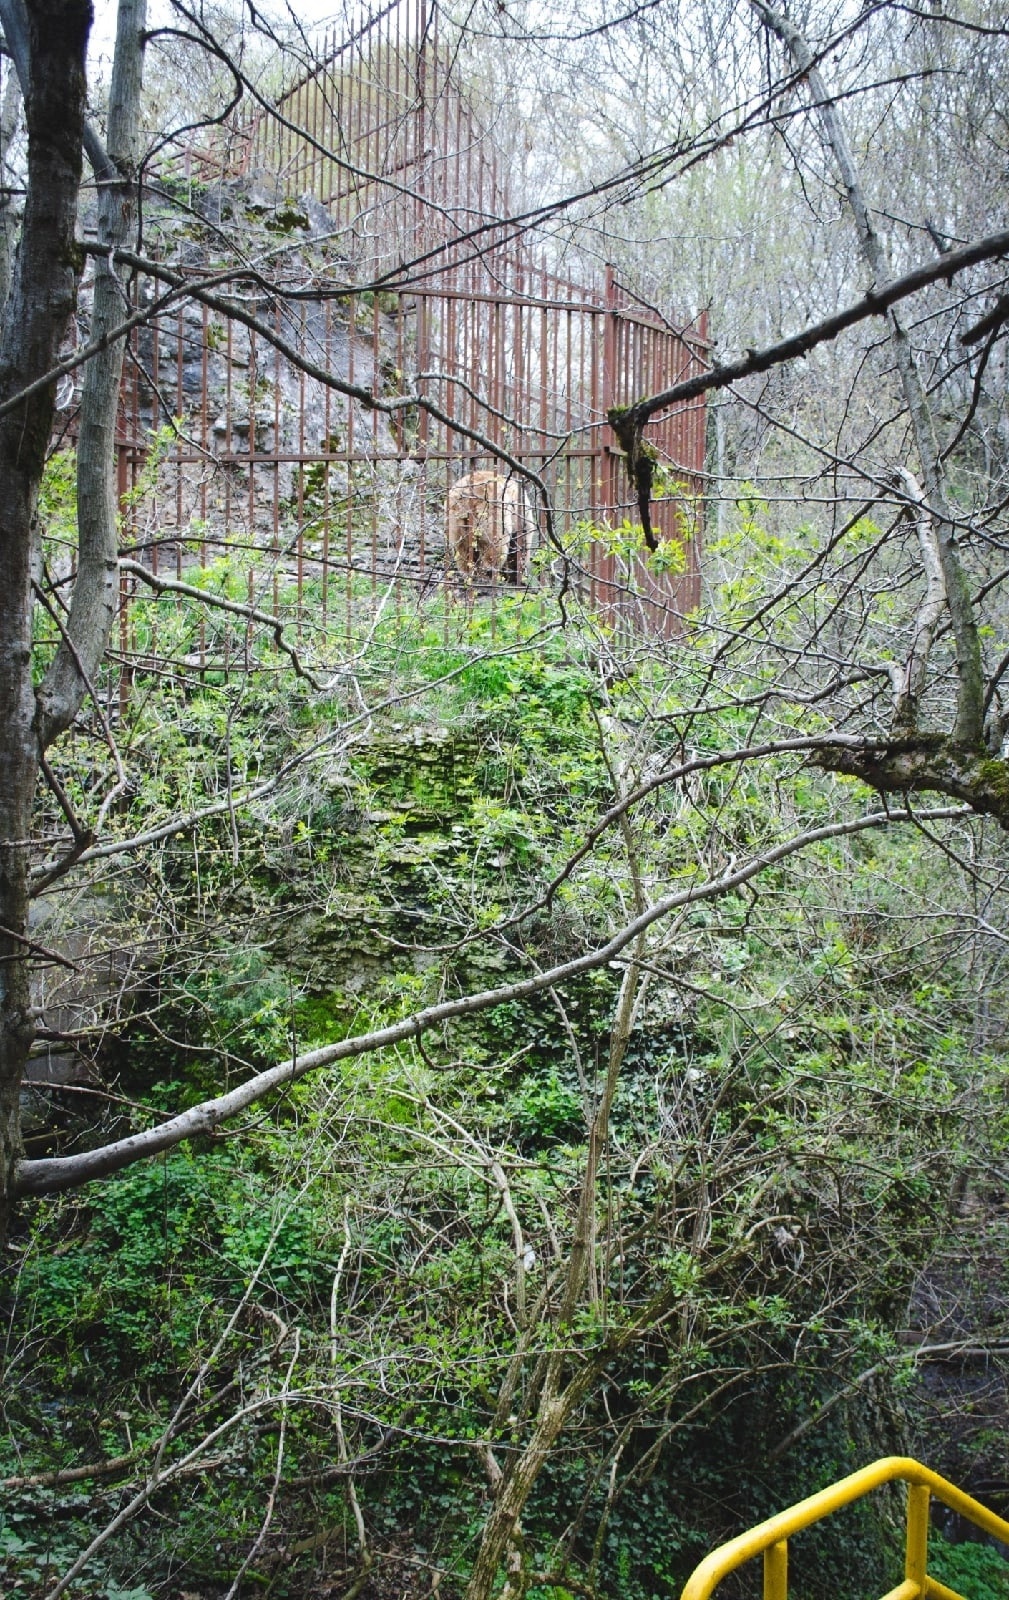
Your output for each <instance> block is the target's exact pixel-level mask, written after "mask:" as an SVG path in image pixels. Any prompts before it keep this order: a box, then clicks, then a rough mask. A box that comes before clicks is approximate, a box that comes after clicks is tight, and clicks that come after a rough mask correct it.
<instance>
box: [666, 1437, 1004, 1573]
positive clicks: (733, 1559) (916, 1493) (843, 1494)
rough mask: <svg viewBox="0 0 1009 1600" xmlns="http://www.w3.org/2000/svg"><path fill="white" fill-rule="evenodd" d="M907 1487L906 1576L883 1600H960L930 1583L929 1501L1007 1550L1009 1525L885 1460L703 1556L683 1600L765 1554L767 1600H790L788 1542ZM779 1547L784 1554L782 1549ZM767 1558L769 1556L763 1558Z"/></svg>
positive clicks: (896, 1460) (928, 1476) (900, 1460)
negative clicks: (886, 1489) (870, 1497)
mask: <svg viewBox="0 0 1009 1600" xmlns="http://www.w3.org/2000/svg"><path fill="white" fill-rule="evenodd" d="M894 1482H904V1483H907V1484H909V1485H910V1486H911V1488H910V1494H909V1500H908V1542H907V1558H906V1565H905V1576H904V1581H903V1583H900V1584H898V1585H897V1587H896V1589H893V1590H892V1591H891V1592H890V1593H889V1594H888V1595H886V1596H885V1597H884V1600H960V1596H959V1595H957V1594H956V1593H955V1591H954V1590H952V1589H947V1588H946V1587H945V1585H944V1584H941V1583H939V1582H937V1580H936V1579H935V1578H930V1577H929V1576H928V1573H927V1571H926V1563H927V1551H928V1510H929V1496H930V1495H934V1496H935V1498H936V1499H937V1500H941V1501H942V1503H943V1505H945V1506H948V1507H949V1508H950V1510H951V1511H956V1512H958V1513H959V1515H960V1516H962V1517H966V1519H967V1521H968V1522H973V1523H974V1525H975V1527H978V1528H982V1529H983V1530H984V1532H985V1533H989V1534H991V1535H992V1536H993V1537H994V1538H996V1539H999V1540H1001V1541H1002V1542H1003V1543H1005V1544H1009V1522H1005V1521H1003V1519H1002V1518H1001V1517H997V1516H996V1515H995V1513H994V1511H989V1510H988V1509H987V1508H986V1507H985V1506H982V1505H979V1503H978V1502H977V1501H976V1500H974V1499H973V1498H972V1497H971V1496H970V1495H969V1494H964V1492H963V1490H962V1489H958V1488H957V1487H956V1485H955V1484H952V1483H948V1482H947V1480H946V1479H945V1478H940V1476H939V1474H938V1473H937V1472H932V1471H931V1470H930V1469H929V1468H928V1467H923V1466H922V1464H921V1462H920V1461H913V1460H912V1459H911V1457H910V1456H884V1457H883V1459H882V1460H881V1461H874V1462H873V1463H872V1465H871V1466H868V1467H862V1468H861V1470H860V1471H858V1472H853V1473H851V1475H850V1477H847V1478H842V1479H841V1480H840V1482H838V1483H833V1484H831V1485H830V1487H829V1488H827V1489H821V1490H820V1492H819V1493H818V1494H811V1495H810V1496H809V1498H808V1499H806V1500H800V1501H799V1503H798V1504H797V1505H794V1506H790V1507H789V1508H788V1510H787V1511H779V1512H778V1513H777V1515H776V1516H773V1517H768V1519H767V1521H766V1522H761V1523H758V1525H757V1527H755V1528H750V1529H749V1530H748V1531H747V1532H746V1533H741V1534H738V1535H737V1537H736V1538H735V1539H730V1540H729V1542H728V1543H727V1544H723V1545H722V1546H721V1547H720V1548H719V1549H718V1550H713V1551H712V1552H711V1554H710V1555H708V1556H705V1558H704V1560H703V1561H702V1562H701V1564H700V1566H698V1567H696V1568H695V1570H694V1572H693V1573H692V1574H691V1576H690V1577H689V1578H688V1579H687V1582H686V1585H685V1586H684V1589H683V1594H682V1596H681V1600H708V1597H709V1596H710V1594H711V1593H712V1591H713V1590H714V1589H715V1588H716V1586H717V1585H718V1584H719V1583H721V1581H722V1579H723V1578H724V1577H725V1576H726V1575H727V1574H728V1573H730V1572H734V1571H735V1569H736V1568H737V1567H741V1566H742V1565H743V1564H744V1563H745V1562H747V1561H752V1560H753V1558H754V1557H755V1556H759V1555H761V1554H764V1597H765V1600H787V1592H788V1540H789V1539H790V1538H791V1537H792V1535H793V1534H796V1533H799V1532H800V1531H801V1530H802V1529H803V1528H808V1527H810V1526H811V1525H812V1524H813V1523H814V1522H820V1521H822V1520H823V1518H824V1517H829V1516H830V1515H831V1514H832V1513H833V1512H835V1511H839V1510H840V1509H841V1507H842V1506H847V1505H851V1503H852V1501H853V1500H861V1498H862V1496H863V1495H866V1494H870V1493H871V1492H872V1490H873V1489H878V1488H879V1487H880V1486H881V1485H882V1484H884V1483H894ZM779 1547H780V1548H779ZM765 1552H766V1554H765Z"/></svg>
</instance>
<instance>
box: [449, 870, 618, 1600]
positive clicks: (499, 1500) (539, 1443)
mask: <svg viewBox="0 0 1009 1600" xmlns="http://www.w3.org/2000/svg"><path fill="white" fill-rule="evenodd" d="M632 859H633V858H632ZM635 877H636V874H635ZM639 907H640V901H639ZM643 947H644V939H643V938H640V939H638V940H637V941H636V942H635V946H634V955H633V957H632V959H631V961H630V963H629V965H628V967H627V970H626V971H625V973H624V977H623V982H622V984H621V987H620V996H619V999H618V1001H617V1009H616V1016H615V1018H614V1022H613V1032H612V1035H611V1037H610V1051H609V1059H608V1062H607V1069H606V1080H605V1082H604V1084H603V1092H602V1094H601V1096H600V1099H599V1105H598V1106H597V1108H596V1113H595V1116H594V1117H593V1119H592V1126H591V1128H590V1130H589V1145H588V1151H587V1153H586V1160H585V1173H584V1176H583V1178H582V1185H581V1193H580V1195H579V1199H578V1213H577V1216H576V1219H575V1231H574V1237H573V1239H572V1242H571V1251H570V1254H569V1256H568V1267H567V1273H566V1275H565V1282H564V1288H563V1292H562V1294H561V1301H560V1305H559V1307H558V1310H557V1315H556V1317H555V1319H554V1321H555V1327H556V1329H557V1330H558V1331H562V1330H570V1327H571V1322H572V1319H573V1317H574V1315H575V1312H576V1311H577V1309H578V1305H579V1302H580V1300H581V1296H582V1291H583V1289H584V1287H585V1283H586V1279H587V1278H588V1277H589V1273H590V1269H591V1266H592V1259H591V1258H592V1251H593V1246H594V1241H595V1211H596V1204H597V1194H598V1179H599V1167H600V1162H601V1160H602V1155H603V1151H604V1150H605V1148H606V1143H607V1140H608V1138H609V1126H610V1112H611V1110H612V1108H613V1097H614V1095H615V1094H616V1089H617V1083H618V1082H619V1079H620V1069H621V1067H622V1066H623V1062H624V1057H625V1056H626V1054H627V1046H628V1043H629V1041H630V1036H631V1028H632V1026H633V1021H634V1010H635V1002H636V1000H637V997H638V992H639V986H640V983H641V968H640V966H639V962H640V960H641V955H642V952H643ZM562 1343H567V1340H566V1339H563V1340H562ZM569 1359H570V1358H569V1356H568V1353H567V1351H566V1350H562V1351H559V1352H558V1351H552V1352H551V1353H550V1354H549V1355H547V1356H546V1357H544V1358H542V1359H541V1368H540V1387H539V1395H538V1399H537V1400H536V1418H535V1421H534V1423H533V1428H532V1433H531V1435H530V1437H529V1439H528V1441H527V1443H526V1444H525V1445H524V1446H523V1448H522V1449H521V1450H520V1451H519V1452H518V1454H517V1455H516V1456H515V1457H514V1458H513V1459H512V1461H511V1462H510V1463H509V1465H508V1467H507V1468H506V1469H505V1471H503V1472H502V1473H501V1474H500V1476H499V1477H498V1478H497V1480H496V1482H495V1486H494V1506H493V1508H492V1510H491V1513H490V1516H489V1517H488V1518H487V1521H486V1523H485V1524H484V1529H483V1533H482V1535H481V1538H480V1548H479V1550H478V1551H477V1556H476V1561H475V1562H474V1563H473V1571H472V1573H471V1574H470V1580H469V1584H468V1585H467V1588H466V1600H489V1596H490V1595H491V1593H492V1591H493V1588H494V1584H495V1582H496V1580H497V1575H498V1573H499V1571H500V1570H501V1566H502V1564H503V1563H506V1564H507V1566H508V1579H507V1581H506V1583H505V1587H504V1590H503V1592H502V1595H501V1600H512V1597H513V1596H515V1595H520V1594H521V1593H522V1590H523V1587H524V1584H523V1575H522V1570H521V1547H520V1543H519V1540H520V1529H521V1519H522V1513H523V1511H524V1510H525V1506H526V1502H527V1500H528V1499H529V1496H530V1494H531V1492H532V1490H533V1487H534V1485H535V1483H536V1480H537V1478H538V1477H539V1475H540V1472H541V1471H542V1469H543V1467H544V1466H545V1464H546V1462H547V1459H548V1458H549V1455H550V1451H551V1449H552V1448H553V1445H554V1443H555V1442H556V1440H557V1436H558V1434H559V1433H560V1432H561V1429H562V1428H563V1427H564V1424H565V1423H566V1422H567V1420H568V1418H569V1417H570V1415H571V1413H572V1411H573V1410H574V1409H575V1407H576V1406H577V1405H578V1403H579V1401H580V1400H581V1399H582V1397H583V1396H584V1395H585V1394H586V1393H587V1392H588V1390H589V1388H591V1386H592V1384H593V1383H594V1382H595V1381H596V1377H597V1376H598V1362H597V1361H591V1360H588V1361H585V1362H583V1363H582V1364H581V1365H580V1366H579V1367H578V1368H577V1370H576V1372H575V1373H574V1374H573V1375H572V1376H571V1377H570V1378H569V1379H568V1382H567V1383H566V1384H564V1383H563V1378H564V1369H565V1367H566V1366H567V1364H568V1361H569ZM534 1389H535V1383H534Z"/></svg>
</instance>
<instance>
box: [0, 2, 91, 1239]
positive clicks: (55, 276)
mask: <svg viewBox="0 0 1009 1600" xmlns="http://www.w3.org/2000/svg"><path fill="white" fill-rule="evenodd" d="M9 13H10V14H11V15H10V16H9ZM0 20H2V22H3V25H4V29H5V32H7V34H8V37H10V35H11V32H12V31H14V32H15V33H16V32H17V31H18V29H19V28H22V27H23V28H24V31H25V34H26V37H27V55H28V62H27V66H28V74H29V77H28V82H29V91H30V92H29V93H28V94H27V95H26V96H25V113H26V123H27V129H28V194H27V199H26V202H25V212H24V223H23V227H22V233H21V243H20V248H19V251H18V257H17V263H16V265H15V268H14V276H13V283H12V286H11V291H10V297H9V300H8V303H7V305H6V307H5V308H4V319H3V329H2V333H0V401H3V400H9V399H11V398H13V397H14V396H16V395H17V394H19V393H20V391H21V390H22V389H24V387H25V386H26V385H27V384H30V383H33V382H34V381H35V380H37V379H38V378H40V377H42V376H44V375H45V373H47V372H48V371H49V370H50V369H51V368H52V367H53V365H54V364H55V362H56V359H57V357H58V354H59V347H60V341H61V339H62V337H63V333H64V330H65V328H66V325H67V321H68V318H69V317H70V314H71V312H72V311H73V308H74V301H75V296H76V291H77V280H78V276H79V268H80V252H79V249H78V246H77V244H76V242H75V237H74V232H75V223H76V217H77V196H78V191H79V189H80V181H81V148H82V138H83V130H84V104H85V76H84V56H85V49H86V46H87V36H88V29H89V27H90V23H91V7H90V4H89V3H88V0H27V3H26V4H19V0H2V3H0ZM10 24H12V25H13V26H12V27H11V26H10ZM55 398H56V385H55V381H54V382H53V383H51V384H49V385H47V386H46V387H45V388H44V389H43V390H41V391H39V392H38V393H36V394H34V395H33V396H32V397H31V398H30V399H28V400H27V401H25V403H24V404H23V405H20V406H18V407H16V408H15V409H14V410H13V411H11V412H9V413H8V414H7V415H6V416H4V417H3V418H0V740H2V744H3V759H2V761H0V1233H2V1229H3V1228H4V1226H5V1222H6V1210H7V1196H8V1193H9V1188H10V1182H11V1178H12V1175H13V1170H14V1166H15V1164H16V1162H17V1160H18V1158H19V1156H20V1154H21V1138H20V1128H19V1094H20V1085H21V1079H22V1075H23V1071H24V1066H25V1061H26V1059H27V1055H28V1050H29V1048H30V1046H31V1043H32V1039H33V1037H34V1029H35V1023H34V1017H33V1012H32V1003H31V992H30V986H29V968H28V955H29V943H28V848H29V832H30V824H31V810H32V800H33V796H34V792H35V784H36V779H37V775H38V768H39V729H38V722H37V715H36V712H37V707H36V700H35V693H34V687H33V683H32V611H33V591H32V579H33V576H34V573H35V569H36V565H37V555H38V550H37V527H36V503H37V497H38V489H39V483H40V481H41V478H42V470H43V467H44V465H45V459H46V452H47V450H48V447H49V438H50V433H51V430H52V420H53V409H54V404H55Z"/></svg>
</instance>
